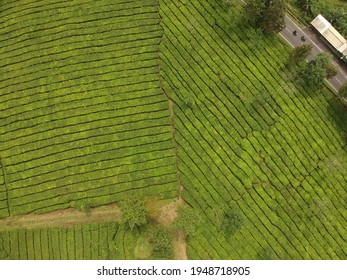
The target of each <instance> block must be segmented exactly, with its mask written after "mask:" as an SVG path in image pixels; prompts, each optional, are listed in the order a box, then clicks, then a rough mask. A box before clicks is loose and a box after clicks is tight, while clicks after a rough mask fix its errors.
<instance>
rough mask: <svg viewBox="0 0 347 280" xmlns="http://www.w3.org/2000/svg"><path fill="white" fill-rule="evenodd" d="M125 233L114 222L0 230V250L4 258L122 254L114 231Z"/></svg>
mask: <svg viewBox="0 0 347 280" xmlns="http://www.w3.org/2000/svg"><path fill="white" fill-rule="evenodd" d="M125 233H126V231H124V229H123V230H122V229H121V228H120V227H119V226H118V224H115V223H103V224H89V225H84V226H76V227H75V228H50V229H48V228H45V229H21V230H16V231H7V232H3V233H2V234H1V239H0V242H2V243H1V244H2V246H1V244H0V254H1V256H2V257H3V258H7V259H17V260H21V259H24V260H26V259H31V260H76V259H77V260H93V259H117V258H125V257H126V256H123V255H117V249H116V248H117V246H116V244H115V238H116V237H117V235H120V236H121V237H120V238H122V237H124V235H125ZM117 238H118V237H117ZM122 242H123V241H122ZM118 247H119V248H122V247H123V246H121V245H119V246H118ZM120 254H122V253H120Z"/></svg>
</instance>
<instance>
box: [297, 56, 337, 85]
mask: <svg viewBox="0 0 347 280" xmlns="http://www.w3.org/2000/svg"><path fill="white" fill-rule="evenodd" d="M330 65H332V55H331V54H329V53H326V52H323V53H320V54H318V55H317V56H316V58H315V59H314V60H312V61H310V62H309V63H307V65H306V67H303V68H302V70H301V71H300V72H299V77H300V79H301V81H302V82H303V83H305V84H306V85H308V86H310V87H316V88H318V87H322V86H323V82H324V79H325V78H327V77H328V70H329V67H330ZM330 74H331V73H330Z"/></svg>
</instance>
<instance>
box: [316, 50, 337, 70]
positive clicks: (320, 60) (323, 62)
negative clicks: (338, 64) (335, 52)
mask: <svg viewBox="0 0 347 280" xmlns="http://www.w3.org/2000/svg"><path fill="white" fill-rule="evenodd" d="M332 59H333V57H332V55H331V54H330V53H327V52H322V53H319V54H318V55H317V56H316V58H315V59H314V62H315V63H316V64H318V65H320V66H321V67H322V68H324V69H327V67H328V65H329V64H331V62H332Z"/></svg>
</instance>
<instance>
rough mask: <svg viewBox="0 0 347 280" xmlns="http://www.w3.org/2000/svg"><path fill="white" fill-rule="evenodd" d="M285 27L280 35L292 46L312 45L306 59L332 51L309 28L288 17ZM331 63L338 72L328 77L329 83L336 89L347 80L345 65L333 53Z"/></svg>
mask: <svg viewBox="0 0 347 280" xmlns="http://www.w3.org/2000/svg"><path fill="white" fill-rule="evenodd" d="M285 22H286V28H285V29H284V30H282V31H281V32H280V35H281V36H282V37H283V38H284V39H285V40H286V41H287V42H288V43H289V44H291V45H292V46H293V47H297V46H300V45H303V44H311V45H313V48H312V53H311V55H310V56H309V57H308V60H312V59H314V58H315V57H316V55H317V54H319V53H321V52H330V53H332V54H333V52H332V51H331V50H330V49H329V47H328V46H327V45H326V44H325V43H324V42H323V41H322V40H321V39H320V38H319V36H318V35H317V34H316V33H315V32H314V31H313V30H312V29H311V28H304V29H301V28H300V27H299V26H297V25H296V24H295V23H294V22H293V21H292V20H291V19H290V18H289V17H287V16H286V18H285ZM294 30H296V31H297V35H296V36H295V35H294V34H293V31H294ZM301 36H304V37H305V41H302V40H301ZM333 63H334V64H335V65H336V66H337V67H338V70H339V71H338V74H337V75H336V76H335V77H333V78H331V79H329V80H328V82H329V84H330V85H331V86H332V87H333V88H334V89H335V90H336V91H338V90H339V88H340V87H341V86H342V85H343V84H344V83H346V82H347V72H346V66H344V65H343V63H342V62H341V61H339V58H337V57H336V56H335V55H334V60H333Z"/></svg>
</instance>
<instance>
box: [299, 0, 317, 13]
mask: <svg viewBox="0 0 347 280" xmlns="http://www.w3.org/2000/svg"><path fill="white" fill-rule="evenodd" d="M297 5H298V6H299V8H300V10H301V11H302V12H304V13H305V14H306V15H309V16H311V15H314V14H316V10H317V5H318V3H317V1H316V0H297Z"/></svg>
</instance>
